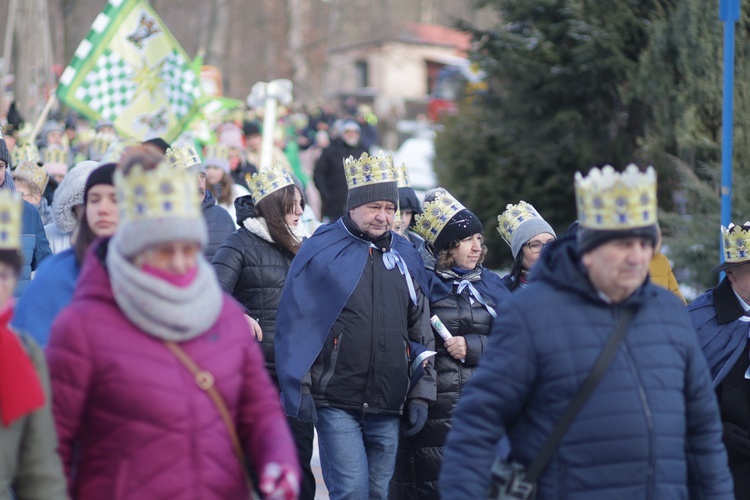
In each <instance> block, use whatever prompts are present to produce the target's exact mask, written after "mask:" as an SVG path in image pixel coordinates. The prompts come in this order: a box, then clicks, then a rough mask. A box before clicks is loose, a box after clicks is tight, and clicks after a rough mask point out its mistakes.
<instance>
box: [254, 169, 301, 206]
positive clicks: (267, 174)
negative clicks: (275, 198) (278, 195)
mask: <svg viewBox="0 0 750 500" xmlns="http://www.w3.org/2000/svg"><path fill="white" fill-rule="evenodd" d="M248 184H249V186H250V194H251V195H252V196H253V203H258V202H259V201H260V200H262V199H263V198H265V197H266V196H268V195H269V194H271V193H273V192H275V191H278V190H279V189H281V188H284V187H286V186H291V185H292V184H294V179H292V174H290V173H289V170H287V168H286V166H284V164H283V163H281V162H276V163H275V164H274V166H273V167H271V168H267V169H265V170H262V171H260V172H258V173H257V174H253V176H252V177H251V178H250V181H249V183H248Z"/></svg>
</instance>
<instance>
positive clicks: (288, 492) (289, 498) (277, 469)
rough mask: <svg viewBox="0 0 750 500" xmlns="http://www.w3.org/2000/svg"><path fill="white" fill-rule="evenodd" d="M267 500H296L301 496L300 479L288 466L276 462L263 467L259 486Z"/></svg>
mask: <svg viewBox="0 0 750 500" xmlns="http://www.w3.org/2000/svg"><path fill="white" fill-rule="evenodd" d="M258 487H259V488H260V492H261V493H263V498H265V499H267V500H296V498H297V497H298V496H299V478H298V477H297V474H296V473H295V472H294V471H293V470H292V469H291V468H289V467H288V466H286V465H281V464H278V463H276V462H271V463H270V464H268V465H266V466H265V467H263V471H262V472H261V473H260V484H259V485H258Z"/></svg>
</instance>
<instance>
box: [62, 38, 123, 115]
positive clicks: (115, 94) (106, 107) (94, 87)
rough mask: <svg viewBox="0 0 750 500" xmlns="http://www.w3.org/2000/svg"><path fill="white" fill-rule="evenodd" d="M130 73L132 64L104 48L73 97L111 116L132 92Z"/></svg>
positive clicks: (121, 108)
mask: <svg viewBox="0 0 750 500" xmlns="http://www.w3.org/2000/svg"><path fill="white" fill-rule="evenodd" d="M133 74H134V72H133V68H132V67H131V66H130V65H129V64H128V63H126V62H125V61H123V60H122V58H121V57H120V56H119V55H118V54H117V53H115V52H112V51H110V50H105V51H104V52H103V53H102V54H101V55H100V56H99V59H98V60H97V61H96V65H95V66H94V68H93V69H92V70H91V72H89V73H88V74H87V75H86V78H85V79H84V81H83V82H82V84H81V86H80V87H78V88H77V89H76V90H75V98H76V99H78V100H79V101H82V102H84V103H86V104H87V105H88V106H89V107H90V108H91V109H92V110H94V111H96V112H97V113H99V114H101V116H102V117H103V118H105V119H108V120H114V119H115V118H117V116H119V114H120V113H122V112H123V110H124V109H125V108H127V107H128V106H129V105H130V102H131V101H132V100H133V97H134V96H135V90H136V85H135V83H133V81H132V77H133Z"/></svg>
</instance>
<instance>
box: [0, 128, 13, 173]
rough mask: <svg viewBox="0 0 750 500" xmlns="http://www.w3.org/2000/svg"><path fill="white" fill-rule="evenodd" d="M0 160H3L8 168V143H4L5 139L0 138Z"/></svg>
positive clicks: (0, 135)
mask: <svg viewBox="0 0 750 500" xmlns="http://www.w3.org/2000/svg"><path fill="white" fill-rule="evenodd" d="M0 137H2V134H0ZM0 160H2V161H4V162H5V164H6V165H7V166H8V168H10V166H11V165H10V151H8V145H7V144H5V139H0Z"/></svg>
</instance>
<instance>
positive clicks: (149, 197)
mask: <svg viewBox="0 0 750 500" xmlns="http://www.w3.org/2000/svg"><path fill="white" fill-rule="evenodd" d="M114 184H115V190H116V193H117V203H118V207H119V209H120V219H121V220H122V221H127V222H133V221H138V220H144V219H155V218H160V217H195V218H200V217H202V216H203V215H202V214H201V208H200V204H201V197H200V195H199V193H198V187H197V185H196V183H195V176H194V175H192V174H190V173H189V172H188V171H187V170H184V169H174V168H173V167H172V165H171V163H169V162H167V161H162V162H161V163H160V164H159V165H158V166H157V167H156V168H155V169H153V170H146V169H144V168H143V167H142V166H141V165H135V166H134V167H133V168H132V169H131V170H130V172H129V173H128V175H123V173H122V172H121V171H119V170H117V171H115V175H114Z"/></svg>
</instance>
